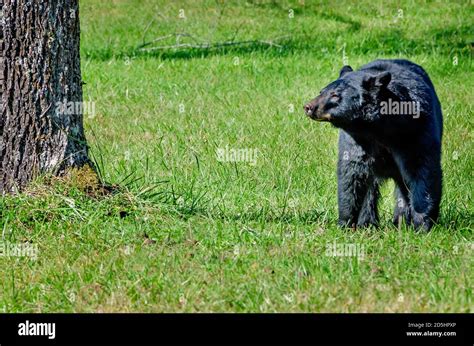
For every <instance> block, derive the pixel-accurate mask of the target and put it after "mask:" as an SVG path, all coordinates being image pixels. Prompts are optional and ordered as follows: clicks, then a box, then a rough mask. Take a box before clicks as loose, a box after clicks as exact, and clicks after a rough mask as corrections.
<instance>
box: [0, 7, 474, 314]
mask: <svg viewBox="0 0 474 346" xmlns="http://www.w3.org/2000/svg"><path fill="white" fill-rule="evenodd" d="M80 4H81V14H80V15H81V25H82V38H81V40H82V41H81V54H82V74H83V80H84V82H86V83H87V84H85V85H84V98H85V101H91V102H94V103H95V113H94V114H89V115H86V116H85V126H86V135H87V137H88V140H89V144H90V146H91V155H92V156H93V158H94V160H95V162H96V163H97V167H98V169H99V171H100V174H101V177H102V179H103V180H105V181H107V182H109V183H111V184H116V185H120V186H121V187H122V188H121V190H120V191H119V192H117V193H113V194H108V195H105V196H101V195H100V193H95V192H94V191H86V192H84V191H83V189H81V185H82V184H83V180H84V179H87V178H88V177H87V176H85V174H84V172H82V173H81V172H76V173H74V174H72V176H71V177H70V178H69V179H59V180H57V181H56V180H55V181H54V184H51V182H50V181H48V179H40V180H39V181H38V182H35V183H34V184H32V185H31V187H30V188H28V190H27V191H26V192H25V193H24V194H21V195H18V196H14V197H3V198H1V199H0V215H1V218H0V229H1V230H2V241H3V242H4V243H9V244H23V243H24V242H28V243H29V244H31V246H34V247H37V249H38V253H37V258H31V257H17V256H0V276H1V278H2V279H1V286H0V311H5V312H63V311H64V312H99V311H102V312H117V311H124V312H127V311H145V312H177V311H186V312H193V311H202V312H208V311H213V312H221V311H227V312H234V311H235V312H274V311H280V312H286V311H291V312H299V311H304V312H395V311H397V312H404V311H414V312H474V297H473V293H472V288H473V278H474V263H473V253H474V236H473V229H474V203H473V196H472V193H473V190H474V186H473V183H474V179H473V169H474V160H473V152H474V141H473V128H474V111H473V106H472V101H473V96H474V73H473V63H472V54H473V46H472V45H473V44H474V43H473V42H474V28H473V25H472V23H473V22H474V6H473V5H472V2H470V1H464V2H463V1H458V2H452V3H448V2H446V3H444V2H441V3H438V2H417V1H408V0H407V1H393V2H391V3H387V4H377V2H374V1H368V0H367V1H358V2H355V1H354V2H351V1H328V2H326V1H322V2H321V1H318V2H316V1H314V2H313V1H309V0H306V1H291V2H290V1H264V0H253V1H250V0H249V1H230V2H228V1H225V2H223V1H204V2H200V1H188V2H178V1H176V2H168V1H152V0H148V1H145V0H141V1H140V0H114V1H112V0H111V1H99V0H81V2H80ZM181 10H182V11H181ZM180 15H181V17H183V16H184V17H185V18H180ZM173 33H188V34H192V35H193V36H194V38H195V39H196V40H202V41H203V42H223V41H230V40H232V39H235V40H236V41H247V40H253V41H269V40H271V41H272V42H273V43H274V45H268V44H265V43H259V42H254V43H249V44H246V45H236V46H226V47H223V48H219V49H211V50H202V49H201V50H200V49H179V50H172V49H171V50H164V51H163V50H157V51H148V52H146V51H139V50H137V47H138V46H140V45H141V44H142V43H143V42H147V41H151V40H153V39H155V38H158V37H161V36H165V35H168V34H173ZM192 42H194V41H193V38H190V37H181V43H192ZM173 44H176V40H175V38H174V37H170V38H168V39H166V40H163V41H159V42H156V43H155V44H154V45H148V46H146V48H150V47H153V46H157V45H173ZM343 56H344V57H345V59H347V60H348V63H349V64H350V65H351V66H352V67H353V68H359V67H360V66H362V65H363V64H365V63H367V62H369V61H371V60H374V59H376V58H406V59H410V60H412V61H414V62H416V63H418V64H420V65H422V66H423V67H424V68H425V69H426V70H427V72H428V73H429V75H430V77H431V79H432V81H433V83H434V85H435V87H436V90H437V93H438V96H439V98H440V101H441V104H442V108H443V115H444V126H445V127H444V137H443V159H442V165H443V170H444V181H443V188H444V191H443V200H442V206H441V209H442V212H441V217H440V220H439V224H438V225H436V226H435V227H434V228H433V229H432V231H431V232H430V233H417V232H415V231H414V230H413V229H412V228H410V227H402V228H401V229H397V228H395V227H394V226H392V225H391V222H390V221H391V217H392V210H393V207H394V203H395V202H394V199H393V196H392V191H393V183H391V182H388V183H387V184H386V185H385V186H384V187H383V189H382V201H381V202H382V203H381V205H380V212H381V219H382V221H381V227H380V228H379V229H365V230H364V229H358V230H357V231H355V232H354V231H351V230H344V229H340V228H338V227H337V224H336V221H337V203H336V187H337V182H336V160H337V134H338V130H337V129H335V128H333V127H331V126H330V125H329V124H321V123H316V122H314V121H311V120H310V119H308V118H307V117H306V116H305V115H304V114H303V111H302V105H303V104H304V103H305V102H306V101H308V100H310V99H311V98H313V97H314V96H316V94H317V93H318V92H319V90H320V89H321V88H322V87H324V86H325V85H326V84H328V83H329V82H331V81H333V80H334V79H336V78H337V76H338V72H339V70H340V68H341V67H342V66H343ZM224 149H225V150H227V151H228V152H230V151H232V150H241V149H242V150H246V151H247V152H249V153H253V154H254V156H253V159H254V160H249V162H245V161H244V162H223V161H222V160H219V157H218V152H219V150H224ZM252 161H253V162H252ZM334 245H335V246H345V245H351V246H353V247H355V248H356V249H357V251H358V252H357V254H358V255H359V256H342V257H341V256H330V254H328V248H329V249H332V248H333V246H334Z"/></svg>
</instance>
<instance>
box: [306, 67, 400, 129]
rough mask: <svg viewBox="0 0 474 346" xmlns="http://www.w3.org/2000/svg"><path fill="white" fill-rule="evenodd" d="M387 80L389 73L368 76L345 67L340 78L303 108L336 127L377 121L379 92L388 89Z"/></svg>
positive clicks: (389, 78)
mask: <svg viewBox="0 0 474 346" xmlns="http://www.w3.org/2000/svg"><path fill="white" fill-rule="evenodd" d="M390 80H391V74H390V73H389V72H380V73H379V74H377V75H371V74H367V73H366V72H362V71H353V70H352V68H351V67H350V66H344V67H343V68H342V69H341V71H340V73H339V78H338V79H337V80H335V81H334V82H332V83H330V84H329V85H328V86H326V87H325V88H324V89H323V90H321V92H320V94H319V95H318V96H317V97H316V98H315V99H313V100H312V101H310V102H309V103H307V104H306V105H305V106H304V111H305V113H306V115H308V116H309V117H310V118H311V119H314V120H317V121H328V122H330V123H332V124H333V125H334V126H336V127H341V128H348V127H357V126H364V125H368V124H369V123H373V122H375V121H377V118H378V116H379V112H378V111H377V109H378V105H379V104H380V98H381V94H383V93H384V91H387V85H388V84H389V83H390Z"/></svg>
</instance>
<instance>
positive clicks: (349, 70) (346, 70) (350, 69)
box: [339, 65, 354, 78]
mask: <svg viewBox="0 0 474 346" xmlns="http://www.w3.org/2000/svg"><path fill="white" fill-rule="evenodd" d="M352 71H354V70H353V69H352V67H350V66H349V65H345V66H344V67H343V68H341V72H339V78H341V77H342V76H344V75H345V74H346V73H349V72H352Z"/></svg>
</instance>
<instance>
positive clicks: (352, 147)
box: [337, 130, 378, 227]
mask: <svg viewBox="0 0 474 346" xmlns="http://www.w3.org/2000/svg"><path fill="white" fill-rule="evenodd" d="M370 162H371V159H370V157H369V155H367V153H366V152H365V151H364V149H363V148H362V147H361V146H360V145H359V144H358V143H357V142H356V141H355V140H354V139H353V138H352V137H351V136H350V135H349V134H347V133H346V132H345V131H342V130H341V131H340V134H339V157H338V163H337V200H338V209H339V225H341V226H349V227H356V226H360V225H364V226H365V225H367V224H371V223H376V222H377V211H376V209H375V208H376V207H375V206H376V201H377V195H378V192H377V190H376V189H372V188H375V186H371V185H372V184H373V183H374V176H373V173H372V169H371V165H370ZM366 197H367V199H366ZM363 208H364V211H363V212H362V213H361V210H362V209H363ZM359 215H361V216H359ZM359 221H360V222H359Z"/></svg>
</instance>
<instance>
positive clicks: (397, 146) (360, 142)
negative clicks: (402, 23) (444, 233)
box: [305, 60, 443, 230]
mask: <svg viewBox="0 0 474 346" xmlns="http://www.w3.org/2000/svg"><path fill="white" fill-rule="evenodd" d="M389 102H391V103H392V104H395V103H398V104H402V103H405V104H408V103H411V104H412V105H415V104H416V105H417V107H415V108H417V111H416V112H414V111H413V108H412V109H411V111H409V112H407V109H403V110H398V112H392V113H396V114H386V113H387V112H386V111H384V108H383V105H385V106H386V105H387V103H389ZM413 102H414V103H413ZM385 110H387V107H386V108H385ZM305 111H306V113H307V115H309V116H310V117H311V118H312V119H315V120H320V121H329V122H331V123H332V124H333V125H334V126H336V127H338V128H339V129H340V134H339V159H338V167H337V175H338V205H339V223H340V224H341V225H346V226H352V227H355V226H368V225H377V224H378V213H377V199H378V196H379V185H380V183H381V182H382V181H383V180H384V179H386V178H392V179H394V180H395V183H396V190H395V197H396V203H395V212H394V219H393V221H394V223H395V224H397V225H398V224H399V223H400V221H401V220H402V219H405V220H406V222H407V223H409V224H413V225H414V226H415V228H420V227H421V228H423V229H425V230H429V229H430V228H431V227H432V225H433V222H435V221H436V220H437V218H438V215H439V204H440V200H441V186H442V172H441V138H442V132H443V119H442V114H441V106H440V103H439V100H438V97H437V95H436V92H435V89H434V86H433V84H432V83H431V81H430V79H429V77H428V75H427V73H426V72H425V71H424V70H423V68H421V67H420V66H418V65H416V64H414V63H412V62H410V61H407V60H376V61H373V62H371V63H369V64H367V65H365V66H363V67H362V68H360V69H359V70H357V71H353V70H352V68H351V67H350V66H344V67H343V68H342V69H341V72H340V76H339V78H338V79H337V80H336V81H334V82H332V83H330V84H329V85H328V86H327V87H325V88H324V89H323V90H322V91H321V93H320V95H319V96H318V97H316V98H315V99H314V100H312V101H311V102H310V103H308V104H307V105H306V106H305Z"/></svg>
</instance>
